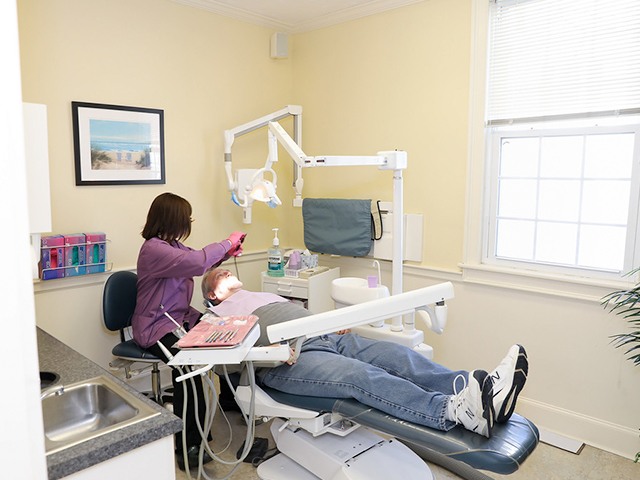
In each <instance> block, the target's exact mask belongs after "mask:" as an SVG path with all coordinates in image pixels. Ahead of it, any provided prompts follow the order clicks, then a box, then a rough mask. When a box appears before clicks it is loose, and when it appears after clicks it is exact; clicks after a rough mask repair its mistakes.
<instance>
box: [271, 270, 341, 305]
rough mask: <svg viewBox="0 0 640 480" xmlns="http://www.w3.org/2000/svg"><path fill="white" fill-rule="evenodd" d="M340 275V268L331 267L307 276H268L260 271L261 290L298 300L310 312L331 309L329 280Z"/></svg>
mask: <svg viewBox="0 0 640 480" xmlns="http://www.w3.org/2000/svg"><path fill="white" fill-rule="evenodd" d="M339 276H340V268H339V267H336V268H331V269H329V270H327V271H325V272H322V273H317V274H315V275H312V276H310V277H309V278H294V277H270V276H269V275H267V272H262V291H263V292H270V293H276V294H278V295H280V296H281V297H285V298H289V299H291V300H299V301H300V302H301V303H302V304H303V305H304V306H305V307H306V308H308V309H309V311H310V312H311V313H321V312H326V311H328V310H333V309H334V308H335V305H334V303H333V300H332V299H331V282H332V281H333V280H334V279H335V278H338V277H339Z"/></svg>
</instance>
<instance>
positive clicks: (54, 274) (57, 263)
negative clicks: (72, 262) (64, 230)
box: [38, 235, 64, 280]
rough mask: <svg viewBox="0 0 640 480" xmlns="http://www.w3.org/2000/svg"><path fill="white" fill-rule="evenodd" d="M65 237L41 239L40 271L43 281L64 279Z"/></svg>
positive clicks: (55, 236) (52, 236)
mask: <svg viewBox="0 0 640 480" xmlns="http://www.w3.org/2000/svg"><path fill="white" fill-rule="evenodd" d="M63 267H64V237H63V236H62V235H51V236H47V237H42V238H41V239H40V262H39V263H38V270H39V273H40V278H41V279H42V280H51V279H52V278H62V277H64V268H63Z"/></svg>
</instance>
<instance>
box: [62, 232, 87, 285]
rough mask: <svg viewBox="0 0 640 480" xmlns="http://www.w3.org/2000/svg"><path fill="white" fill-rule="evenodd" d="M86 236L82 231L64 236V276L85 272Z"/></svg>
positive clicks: (73, 275)
mask: <svg viewBox="0 0 640 480" xmlns="http://www.w3.org/2000/svg"><path fill="white" fill-rule="evenodd" d="M86 263H87V254H86V237H85V235H84V233H72V234H69V235H65V236H64V266H65V268H64V276H65V277H75V276H77V275H84V274H85V273H87V267H85V265H86Z"/></svg>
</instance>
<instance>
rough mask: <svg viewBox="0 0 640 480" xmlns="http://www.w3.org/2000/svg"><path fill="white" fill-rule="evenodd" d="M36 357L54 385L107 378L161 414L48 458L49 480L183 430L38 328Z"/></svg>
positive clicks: (163, 412) (167, 414) (166, 413)
mask: <svg viewBox="0 0 640 480" xmlns="http://www.w3.org/2000/svg"><path fill="white" fill-rule="evenodd" d="M38 357H39V363H40V371H47V372H55V373H57V374H58V375H60V379H59V381H58V382H56V384H62V385H67V384H71V383H75V382H79V381H83V380H87V379H90V378H93V377H97V376H100V375H106V376H108V377H109V378H110V379H112V380H114V381H115V382H117V383H119V384H120V385H123V386H124V387H125V388H126V389H127V391H129V392H130V393H131V395H133V396H136V397H138V398H141V399H142V400H143V401H144V402H146V403H148V404H149V405H151V406H152V408H154V409H155V410H157V411H159V412H160V415H155V416H153V417H152V418H149V419H148V420H144V421H142V422H138V423H136V424H133V425H130V426H128V427H125V428H122V429H120V430H116V431H115V432H112V433H107V434H105V435H102V436H100V437H98V438H96V439H93V440H89V441H86V442H84V443H81V444H79V445H76V446H73V447H69V448H67V449H65V450H62V451H60V452H57V453H52V454H50V455H48V456H47V469H48V473H49V480H57V479H59V478H63V477H65V476H67V475H71V474H72V473H75V472H78V471H80V470H84V469H85V468H88V467H91V466H93V465H96V464H98V463H101V462H104V461H105V460H109V459H110V458H113V457H116V456H118V455H120V454H122V453H126V452H128V451H130V450H133V449H135V448H138V447H141V446H143V445H146V444H148V443H151V442H154V441H156V440H159V439H161V438H164V437H167V436H169V435H173V434H174V433H177V432H179V431H180V430H181V429H182V421H181V420H180V419H179V418H178V417H176V416H175V415H174V414H173V413H171V412H170V411H169V410H167V409H165V408H163V407H161V406H159V405H158V404H156V403H155V402H153V401H151V400H149V399H147V398H146V397H145V396H143V395H141V394H140V393H139V392H137V391H136V390H134V389H133V388H131V387H129V386H128V385H127V384H125V383H124V382H122V381H121V380H120V379H118V378H116V377H115V376H113V375H112V374H111V373H109V372H108V371H106V370H105V369H103V368H102V367H100V366H99V365H97V364H96V363H94V362H92V361H91V360H89V359H88V358H86V357H84V356H83V355H80V354H79V353H78V352H76V351H75V350H73V349H72V348H70V347H68V346H67V345H65V344H64V343H62V342H60V341H59V340H57V339H56V338H54V337H53V336H51V335H49V334H48V333H46V332H45V331H44V330H42V329H40V328H38Z"/></svg>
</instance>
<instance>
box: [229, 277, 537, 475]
mask: <svg viewBox="0 0 640 480" xmlns="http://www.w3.org/2000/svg"><path fill="white" fill-rule="evenodd" d="M394 297H395V299H394ZM452 297H453V287H452V286H451V284H450V283H448V282H446V283H444V284H441V285H435V286H432V287H426V288H424V289H419V290H415V291H413V292H406V293H402V294H399V295H394V296H393V297H389V298H388V299H380V300H373V301H370V302H365V303H362V304H359V305H353V306H349V307H345V308H341V309H338V310H334V311H331V312H325V313H321V314H316V315H313V316H311V317H305V318H302V319H298V320H292V321H289V322H283V323H281V324H277V325H272V326H270V327H268V328H267V332H268V336H269V339H270V340H271V341H274V342H275V341H283V340H287V339H292V338H298V339H299V340H298V342H299V345H301V344H302V340H301V338H304V337H311V336H314V335H320V334H323V333H328V332H330V331H336V330H339V329H341V328H350V327H351V326H353V325H351V324H349V323H348V322H354V320H353V317H359V318H360V320H358V321H355V323H362V319H364V318H368V319H373V318H387V317H388V316H389V315H390V314H391V313H392V312H393V311H395V312H396V313H398V312H401V313H406V312H407V311H409V310H411V311H414V310H424V309H426V308H428V307H427V306H426V305H424V304H421V303H420V302H421V301H420V300H418V299H420V298H422V299H423V300H424V298H436V299H437V300H439V301H443V300H444V299H448V298H452ZM392 302H395V303H394V306H391V303H392ZM396 304H397V306H395V305H396ZM406 305H411V306H412V308H409V309H407V308H404V307H405V306H406ZM311 323H313V324H314V325H319V327H314V326H313V325H310V324H311ZM297 348H298V347H297ZM261 365H264V366H273V364H271V365H267V364H261V363H260V362H255V363H254V366H256V367H260V366H261ZM247 383H248V382H246V381H243V380H242V379H241V381H240V385H239V386H238V387H237V388H236V391H235V397H236V402H237V403H238V405H239V406H240V408H241V409H242V410H243V412H245V413H247V412H249V411H251V403H252V399H253V414H254V417H256V418H262V419H263V420H272V424H271V427H270V430H271V434H272V436H273V438H274V440H275V442H276V445H277V447H278V449H279V451H280V452H281V453H279V454H278V455H276V456H275V457H273V458H271V459H269V460H267V461H265V462H264V463H262V464H260V465H259V466H258V476H259V477H260V478H261V479H262V480H284V479H295V480H306V479H309V480H312V479H317V478H320V479H322V480H347V479H362V480H365V479H366V480H373V479H381V480H383V479H384V480H388V479H390V478H398V479H407V480H414V479H425V480H431V479H433V476H432V474H431V471H430V470H429V468H428V466H427V465H426V464H425V461H426V462H432V463H434V464H437V465H440V466H442V467H444V468H446V469H447V470H450V471H452V472H453V473H455V474H457V475H459V476H461V477H462V478H465V479H469V480H489V479H491V477H490V476H488V475H487V474H485V473H483V471H488V472H494V473H498V474H511V473H513V472H515V471H517V470H518V468H519V467H520V465H521V464H522V463H523V462H524V461H525V459H526V458H527V457H528V456H529V455H530V454H531V453H532V452H533V450H534V449H535V448H536V446H537V444H538V442H539V439H540V435H539V432H538V429H537V428H536V426H535V425H534V424H533V423H532V422H531V421H529V420H527V419H526V418H524V417H522V416H520V415H518V414H513V415H512V417H511V418H510V419H509V421H508V422H506V423H504V424H495V425H494V428H493V431H492V435H491V438H486V437H483V436H481V435H478V434H476V433H473V432H470V431H468V430H466V429H465V428H464V427H462V426H460V425H458V426H456V427H454V428H453V429H451V430H449V431H447V432H444V431H440V430H435V429H432V428H428V427H424V426H421V425H417V424H414V423H411V422H407V421H404V420H399V419H397V418H394V417H392V416H390V415H388V414H385V413H383V412H381V411H379V410H376V409H374V408H371V407H368V406H366V405H363V404H361V403H360V402H358V401H356V400H354V399H336V398H319V397H309V396H302V395H291V394H287V393H283V392H280V391H277V390H274V389H270V388H268V387H264V386H263V387H259V386H256V385H248V384H247Z"/></svg>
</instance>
